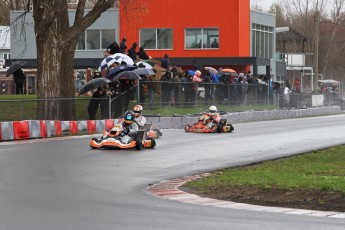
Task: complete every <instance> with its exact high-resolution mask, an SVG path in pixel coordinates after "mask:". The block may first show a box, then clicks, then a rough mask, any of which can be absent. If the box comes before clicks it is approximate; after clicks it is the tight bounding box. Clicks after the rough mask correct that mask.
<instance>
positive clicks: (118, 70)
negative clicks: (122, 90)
mask: <svg viewBox="0 0 345 230" xmlns="http://www.w3.org/2000/svg"><path fill="white" fill-rule="evenodd" d="M136 68H138V67H137V66H134V65H119V66H116V67H115V68H113V69H111V70H110V71H109V73H108V74H107V76H106V78H108V79H109V80H114V79H113V78H114V77H115V76H116V75H117V74H119V73H121V72H123V71H131V70H135V69H136Z"/></svg>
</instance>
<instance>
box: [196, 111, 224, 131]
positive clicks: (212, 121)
mask: <svg viewBox="0 0 345 230" xmlns="http://www.w3.org/2000/svg"><path fill="white" fill-rule="evenodd" d="M200 121H202V122H203V123H204V125H205V126H206V127H207V128H208V129H211V128H213V127H214V125H218V124H219V121H220V115H219V113H218V110H217V107H216V106H215V105H211V106H210V108H209V111H208V113H203V115H202V116H201V117H200V118H199V122H200Z"/></svg>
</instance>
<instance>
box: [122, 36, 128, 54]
mask: <svg viewBox="0 0 345 230" xmlns="http://www.w3.org/2000/svg"><path fill="white" fill-rule="evenodd" d="M126 42H127V39H126V38H122V41H121V42H120V53H123V54H125V53H126V50H127V45H126Z"/></svg>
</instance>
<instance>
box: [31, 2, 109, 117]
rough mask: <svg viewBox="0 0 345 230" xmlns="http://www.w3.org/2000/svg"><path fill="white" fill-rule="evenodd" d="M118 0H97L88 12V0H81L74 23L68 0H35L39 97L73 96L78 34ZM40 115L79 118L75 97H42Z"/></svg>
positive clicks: (34, 16) (34, 13)
mask: <svg viewBox="0 0 345 230" xmlns="http://www.w3.org/2000/svg"><path fill="white" fill-rule="evenodd" d="M114 3H115V0H98V1H97V3H96V4H95V5H94V7H93V8H92V9H91V10H90V11H89V12H88V13H87V14H85V4H86V0H79V2H78V5H77V8H76V13H75V19H74V23H73V25H71V26H70V25H69V20H68V5H67V0H59V1H57V0H56V1H54V0H33V18H34V22H35V35H36V45H37V97H38V99H57V98H74V85H73V78H72V75H73V70H74V52H75V49H76V44H77V41H78V37H79V34H80V33H82V32H83V31H84V30H85V29H86V28H88V27H89V26H90V25H92V24H93V23H94V22H95V21H96V20H97V19H98V18H99V17H100V16H101V14H102V13H103V12H104V11H106V10H107V9H109V8H111V7H113V6H114ZM37 113H38V114H37V115H38V118H39V119H66V120H74V119H76V112H75V103H74V101H73V100H66V101H62V100H50V101H47V100H43V101H40V103H39V105H38V111H37Z"/></svg>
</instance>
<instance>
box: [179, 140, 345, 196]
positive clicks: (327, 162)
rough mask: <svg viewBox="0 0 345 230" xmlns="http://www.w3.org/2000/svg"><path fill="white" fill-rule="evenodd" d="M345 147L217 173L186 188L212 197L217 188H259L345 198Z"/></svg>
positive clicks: (189, 183) (188, 184)
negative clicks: (337, 194)
mask: <svg viewBox="0 0 345 230" xmlns="http://www.w3.org/2000/svg"><path fill="white" fill-rule="evenodd" d="M344 165H345V145H342V146H337V147H332V148H329V149H324V150H319V151H314V152H311V153H307V154H303V155H298V156H293V157H289V158H284V159H279V160H275V161H267V162H263V163H260V164H257V165H252V166H243V167H236V168H230V169H225V170H221V171H217V172H214V173H212V174H211V176H208V177H203V178H201V179H199V180H195V181H191V182H188V183H187V184H186V185H185V186H186V187H190V188H192V189H194V190H198V191H200V192H201V193H202V194H209V193H211V192H212V191H213V189H214V188H216V187H224V186H230V185H248V186H258V187H261V188H265V189H270V188H278V189H283V190H287V191H289V190H296V189H303V190H305V189H307V190H308V189H316V190H321V191H337V192H342V193H343V194H345V167H344Z"/></svg>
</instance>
